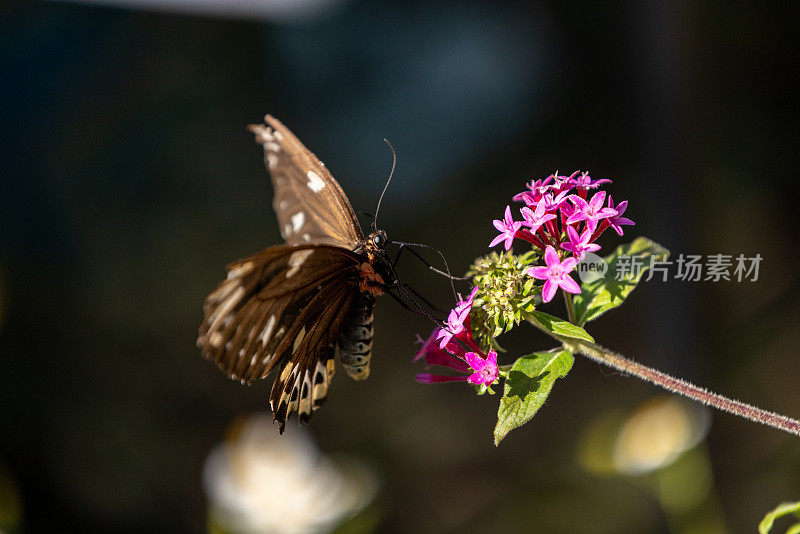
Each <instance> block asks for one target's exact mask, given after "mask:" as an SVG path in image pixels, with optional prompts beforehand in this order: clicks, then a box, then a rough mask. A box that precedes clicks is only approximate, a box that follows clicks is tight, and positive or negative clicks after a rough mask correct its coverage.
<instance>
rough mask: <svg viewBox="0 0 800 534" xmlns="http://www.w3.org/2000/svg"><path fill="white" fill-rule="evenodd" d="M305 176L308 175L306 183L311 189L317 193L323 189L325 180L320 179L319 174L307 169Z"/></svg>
mask: <svg viewBox="0 0 800 534" xmlns="http://www.w3.org/2000/svg"><path fill="white" fill-rule="evenodd" d="M306 176H308V183H307V184H306V185H308V187H309V188H310V189H311V190H312V191H314V192H315V193H319V192H320V191H322V190H323V189H325V182H324V181H322V178H320V176H319V174H317V173H315V172H314V171H308V172H307V173H306Z"/></svg>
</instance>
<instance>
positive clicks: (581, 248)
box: [561, 226, 600, 261]
mask: <svg viewBox="0 0 800 534" xmlns="http://www.w3.org/2000/svg"><path fill="white" fill-rule="evenodd" d="M567 237H569V241H568V242H565V243H561V248H563V249H564V250H569V251H570V252H572V253H573V254H575V257H576V258H577V259H578V261H580V260H582V259H583V257H584V256H586V253H587V252H595V251H597V250H600V245H598V244H597V243H592V229H591V228H588V227H587V228H586V229H585V230H584V231H583V233H582V234H581V235H578V231H577V230H576V229H575V227H574V226H567Z"/></svg>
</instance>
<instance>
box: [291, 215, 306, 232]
mask: <svg viewBox="0 0 800 534" xmlns="http://www.w3.org/2000/svg"><path fill="white" fill-rule="evenodd" d="M305 222H306V214H305V213H303V212H302V211H298V212H297V213H295V214H294V215H292V232H294V233H297V232H299V231H300V228H302V227H303V223H305Z"/></svg>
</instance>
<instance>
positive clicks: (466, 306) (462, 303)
mask: <svg viewBox="0 0 800 534" xmlns="http://www.w3.org/2000/svg"><path fill="white" fill-rule="evenodd" d="M477 294H478V286H475V287H473V288H472V291H471V292H470V294H469V296H468V297H467V298H466V300H462V299H461V295H459V296H458V299H459V301H458V304H456V307H455V308H454V309H455V310H456V311H458V312H459V313H461V312H463V311H464V310H470V309H472V301H474V300H475V296H476V295H477Z"/></svg>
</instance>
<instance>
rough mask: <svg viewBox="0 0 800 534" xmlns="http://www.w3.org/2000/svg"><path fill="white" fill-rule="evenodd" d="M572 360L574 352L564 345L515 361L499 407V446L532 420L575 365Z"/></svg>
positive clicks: (495, 436) (496, 443)
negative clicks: (512, 433)
mask: <svg viewBox="0 0 800 534" xmlns="http://www.w3.org/2000/svg"><path fill="white" fill-rule="evenodd" d="M572 362H573V357H572V353H571V352H570V351H568V350H565V349H561V348H558V349H553V350H550V351H547V352H534V353H533V354H530V355H528V356H523V357H522V358H520V359H518V360H517V361H516V362H514V365H513V366H512V367H511V370H510V371H509V372H508V378H507V379H506V383H505V385H504V386H503V398H502V399H500V408H499V409H498V410H497V426H496V427H495V428H494V444H495V446H496V445H499V444H500V442H501V441H502V440H503V438H504V437H506V434H508V433H509V432H511V431H512V430H514V429H515V428H517V427H519V426H522V425H524V424H525V423H527V422H528V421H530V420H531V418H532V417H533V416H534V414H535V413H536V412H537V411H538V410H539V408H541V407H542V405H543V404H544V401H545V400H546V399H547V396H548V395H549V394H550V390H551V389H553V384H554V383H555V381H556V379H557V378H561V377H563V376H566V375H567V373H568V372H569V370H570V369H572Z"/></svg>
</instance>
